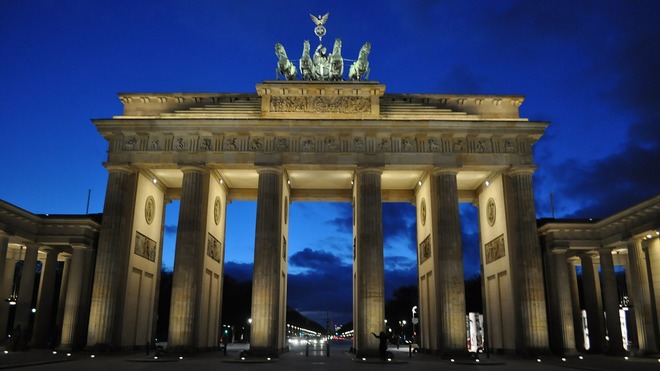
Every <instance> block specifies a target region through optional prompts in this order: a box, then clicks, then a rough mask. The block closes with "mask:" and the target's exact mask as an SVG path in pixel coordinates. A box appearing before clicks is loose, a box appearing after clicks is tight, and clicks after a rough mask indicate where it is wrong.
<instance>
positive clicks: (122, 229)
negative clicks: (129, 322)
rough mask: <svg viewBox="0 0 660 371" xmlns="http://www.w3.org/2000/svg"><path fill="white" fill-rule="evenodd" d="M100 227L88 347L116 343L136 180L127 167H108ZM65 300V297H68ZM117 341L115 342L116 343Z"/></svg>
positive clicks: (119, 327) (118, 333) (124, 284)
mask: <svg viewBox="0 0 660 371" xmlns="http://www.w3.org/2000/svg"><path fill="white" fill-rule="evenodd" d="M108 172H109V174H108V186H107V191H106V193H105V203H104V206H103V222H102V223H103V224H102V227H101V232H100V235H99V243H98V248H97V250H96V268H95V270H94V286H93V291H92V298H91V307H90V316H89V330H88V337H87V345H88V346H95V345H97V344H106V345H111V344H113V343H115V342H119V339H120V331H121V326H120V324H119V323H117V322H118V321H117V315H118V313H121V308H123V304H124V296H123V290H124V288H125V286H126V269H127V262H126V260H127V259H128V253H129V251H130V250H131V246H130V241H131V237H132V236H131V233H132V228H131V225H132V224H133V206H134V197H135V191H136V188H135V187H136V183H137V182H136V181H135V179H134V177H133V173H132V170H131V169H130V168H128V167H108ZM67 297H68V295H67ZM115 339H116V341H115Z"/></svg>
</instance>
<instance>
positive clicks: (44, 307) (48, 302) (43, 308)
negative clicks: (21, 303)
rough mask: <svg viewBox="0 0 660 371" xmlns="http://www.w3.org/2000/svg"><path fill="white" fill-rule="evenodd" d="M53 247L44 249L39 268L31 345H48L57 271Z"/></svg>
mask: <svg viewBox="0 0 660 371" xmlns="http://www.w3.org/2000/svg"><path fill="white" fill-rule="evenodd" d="M58 254H59V252H58V251H57V250H54V249H49V250H46V261H45V262H44V265H43V268H42V269H41V283H40V284H39V296H38V299H37V313H36V316H35V318H34V335H33V338H32V345H33V346H35V347H44V346H46V345H48V340H49V339H50V335H51V331H52V326H51V318H52V315H51V313H52V308H53V298H54V293H55V274H56V273H57V255H58Z"/></svg>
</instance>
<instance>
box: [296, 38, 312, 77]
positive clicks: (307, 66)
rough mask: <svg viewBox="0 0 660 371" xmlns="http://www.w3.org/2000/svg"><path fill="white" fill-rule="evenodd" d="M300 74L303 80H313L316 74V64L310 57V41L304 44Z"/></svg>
mask: <svg viewBox="0 0 660 371" xmlns="http://www.w3.org/2000/svg"><path fill="white" fill-rule="evenodd" d="M299 63H300V74H301V75H302V79H303V80H312V79H313V74H314V63H313V62H312V58H311V57H310V56H309V40H305V41H304V42H303V53H302V56H301V57H300V62H299Z"/></svg>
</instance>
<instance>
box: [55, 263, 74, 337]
mask: <svg viewBox="0 0 660 371" xmlns="http://www.w3.org/2000/svg"><path fill="white" fill-rule="evenodd" d="M70 267H71V255H68V256H65V257H64V267H63V268H62V282H61V283H60V296H59V298H58V300H57V318H56V320H55V326H56V328H57V332H58V333H59V334H60V336H61V334H62V320H63V319H64V308H65V303H66V289H67V287H68V286H69V271H70V269H69V268H70Z"/></svg>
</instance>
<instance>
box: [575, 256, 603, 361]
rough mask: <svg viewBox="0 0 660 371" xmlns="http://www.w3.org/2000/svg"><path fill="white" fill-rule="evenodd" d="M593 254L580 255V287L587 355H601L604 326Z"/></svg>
mask: <svg viewBox="0 0 660 371" xmlns="http://www.w3.org/2000/svg"><path fill="white" fill-rule="evenodd" d="M594 255H595V253H588V254H584V255H581V256H580V258H581V259H582V287H583V294H584V306H585V310H586V311H587V329H588V330H589V349H588V350H589V353H601V352H602V351H603V350H604V349H605V326H604V323H603V304H602V298H601V291H600V280H599V278H598V267H597V264H598V263H596V262H594V258H596V257H597V256H594Z"/></svg>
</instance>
